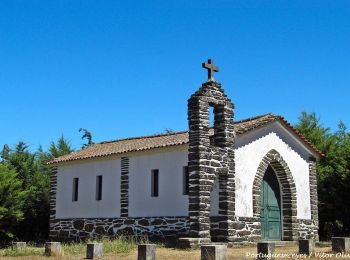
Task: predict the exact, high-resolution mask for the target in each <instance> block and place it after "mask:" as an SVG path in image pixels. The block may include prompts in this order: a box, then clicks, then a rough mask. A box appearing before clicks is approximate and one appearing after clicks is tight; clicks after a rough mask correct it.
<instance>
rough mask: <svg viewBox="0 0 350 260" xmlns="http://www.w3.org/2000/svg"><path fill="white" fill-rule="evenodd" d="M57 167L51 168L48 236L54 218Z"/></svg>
mask: <svg viewBox="0 0 350 260" xmlns="http://www.w3.org/2000/svg"><path fill="white" fill-rule="evenodd" d="M56 192H57V167H52V168H51V176H50V220H49V222H50V235H51V230H52V229H53V225H54V223H55V218H56Z"/></svg>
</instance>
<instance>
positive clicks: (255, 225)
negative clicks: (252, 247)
mask: <svg viewBox="0 0 350 260" xmlns="http://www.w3.org/2000/svg"><path fill="white" fill-rule="evenodd" d="M223 220H225V219H224V218H222V217H220V216H217V217H211V218H210V235H211V238H212V241H213V242H220V239H217V237H218V234H220V223H221V222H222V221H223ZM232 229H233V231H232V233H231V237H230V242H233V243H242V244H243V243H246V242H256V241H258V240H260V238H261V231H260V218H255V217H251V218H247V217H236V218H235V220H234V221H233V222H232Z"/></svg>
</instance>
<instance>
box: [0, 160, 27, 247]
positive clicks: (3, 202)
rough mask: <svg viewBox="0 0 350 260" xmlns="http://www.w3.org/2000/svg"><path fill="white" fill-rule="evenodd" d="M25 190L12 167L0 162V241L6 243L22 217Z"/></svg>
mask: <svg viewBox="0 0 350 260" xmlns="http://www.w3.org/2000/svg"><path fill="white" fill-rule="evenodd" d="M25 196H26V192H24V191H23V190H22V182H21V181H20V180H19V179H18V178H17V173H16V171H15V170H14V169H10V167H9V166H8V165H6V164H0V241H1V243H7V242H8V241H9V240H10V239H11V238H12V237H13V236H14V234H13V231H14V227H15V226H16V225H17V224H18V222H19V221H21V220H22V219H23V211H22V208H23V202H24V198H25Z"/></svg>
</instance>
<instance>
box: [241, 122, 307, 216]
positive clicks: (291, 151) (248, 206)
mask: <svg viewBox="0 0 350 260" xmlns="http://www.w3.org/2000/svg"><path fill="white" fill-rule="evenodd" d="M272 149H274V150H276V151H277V152H278V153H279V154H280V155H281V156H282V157H283V159H284V160H285V162H286V163H287V164H288V167H289V169H290V171H291V173H292V176H293V179H294V182H295V186H296V193H297V194H296V195H297V218H298V219H311V209H310V208H311V207H310V186H309V164H308V158H309V156H310V155H311V154H310V152H309V151H307V150H306V147H303V145H302V144H301V143H299V142H298V140H297V139H295V138H294V137H292V136H291V134H290V132H288V131H287V130H286V129H285V128H284V127H283V126H282V125H281V124H280V123H278V122H275V123H272V124H270V125H267V126H265V127H262V128H259V129H258V130H255V131H251V132H249V133H247V134H246V135H244V136H242V137H240V138H237V141H236V151H235V163H236V172H235V174H236V193H235V196H236V215H237V216H241V217H252V216H253V198H252V196H253V194H252V189H253V182H254V177H255V174H256V173H257V169H258V167H259V164H260V162H261V161H262V159H263V158H264V157H265V155H266V154H267V153H268V152H269V151H271V150H272Z"/></svg>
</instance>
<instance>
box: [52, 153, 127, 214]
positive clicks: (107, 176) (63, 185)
mask: <svg viewBox="0 0 350 260" xmlns="http://www.w3.org/2000/svg"><path fill="white" fill-rule="evenodd" d="M120 172H121V166H120V158H113V159H108V160H101V159H100V160H94V161H92V160H91V161H90V160H89V161H82V162H79V163H69V164H64V165H59V166H58V167H57V193H56V218H57V219H71V218H118V217H120ZM98 175H102V200H96V177H97V176H98ZM73 178H79V189H78V190H79V191H78V201H72V194H73Z"/></svg>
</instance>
